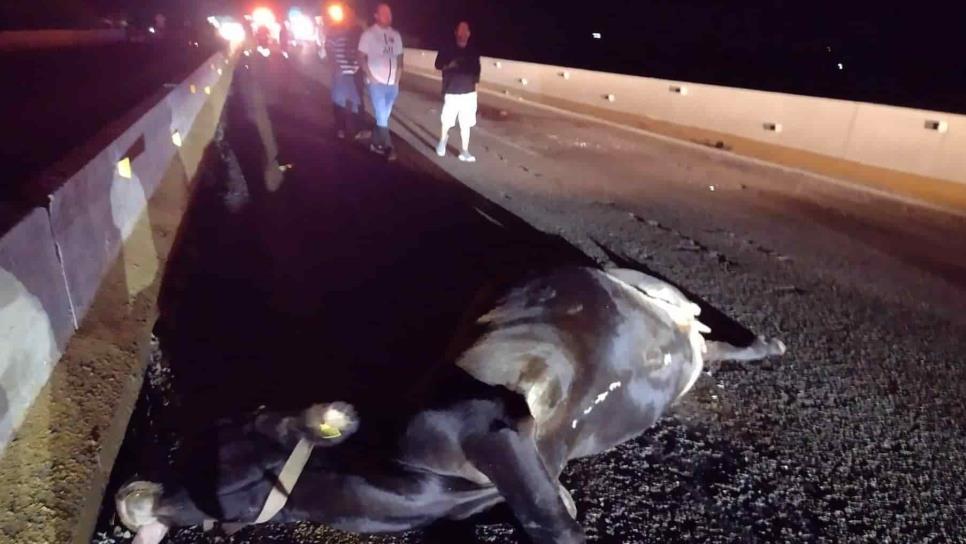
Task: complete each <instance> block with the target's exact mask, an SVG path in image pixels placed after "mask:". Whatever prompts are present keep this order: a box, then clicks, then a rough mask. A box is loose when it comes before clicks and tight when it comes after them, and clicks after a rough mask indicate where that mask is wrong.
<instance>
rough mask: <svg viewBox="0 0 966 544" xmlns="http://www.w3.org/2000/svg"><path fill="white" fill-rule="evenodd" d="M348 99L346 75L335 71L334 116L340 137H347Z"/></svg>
mask: <svg viewBox="0 0 966 544" xmlns="http://www.w3.org/2000/svg"><path fill="white" fill-rule="evenodd" d="M347 101H348V95H347V94H346V87H345V79H344V76H343V75H342V74H339V73H335V74H333V75H332V116H333V117H334V119H335V132H336V135H337V136H338V137H339V138H344V137H345V129H346V109H345V108H346V103H347Z"/></svg>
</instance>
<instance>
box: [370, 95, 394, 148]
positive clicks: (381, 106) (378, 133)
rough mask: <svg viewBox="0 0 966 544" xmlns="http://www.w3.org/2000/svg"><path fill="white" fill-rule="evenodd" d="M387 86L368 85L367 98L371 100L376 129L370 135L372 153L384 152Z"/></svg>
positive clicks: (387, 119)
mask: <svg viewBox="0 0 966 544" xmlns="http://www.w3.org/2000/svg"><path fill="white" fill-rule="evenodd" d="M388 87H389V86H388V85H381V84H379V83H370V84H369V97H370V98H371V99H372V113H373V117H375V118H376V129H375V130H374V131H373V133H372V146H373V147H375V148H376V149H374V151H384V148H385V147H386V142H385V141H384V135H385V131H384V130H383V129H385V128H387V127H388V124H389V113H388V112H387V110H386V89H387V88H388Z"/></svg>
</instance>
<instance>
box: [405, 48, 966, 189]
mask: <svg viewBox="0 0 966 544" xmlns="http://www.w3.org/2000/svg"><path fill="white" fill-rule="evenodd" d="M435 57H436V53H435V52H434V51H426V50H421V49H409V50H407V51H406V67H407V69H408V70H411V71H414V72H417V73H419V72H422V73H430V72H432V73H435V69H434V66H433V63H434V60H435ZM481 83H482V84H483V85H484V86H487V87H489V88H491V89H495V90H499V91H501V92H504V93H506V94H509V95H511V96H523V97H530V98H534V99H536V100H538V101H543V102H545V103H548V104H549V105H554V106H558V107H562V108H565V109H571V110H576V111H579V112H586V113H591V114H594V115H601V116H603V117H608V116H610V117H613V116H615V115H622V116H631V117H633V118H635V119H646V120H650V121H653V123H652V124H657V125H660V124H671V125H675V126H678V127H689V128H694V129H699V130H701V131H706V133H705V134H704V135H703V137H710V138H712V139H714V138H728V137H731V138H732V139H735V138H737V139H740V140H741V141H744V142H748V145H746V146H745V147H746V148H748V149H750V150H751V149H752V148H755V147H759V148H760V147H761V146H762V145H764V146H770V147H774V148H775V149H772V150H771V151H770V152H769V153H763V152H758V151H760V150H757V149H756V150H753V151H754V152H750V153H749V154H751V155H758V156H760V157H762V158H766V160H768V159H769V158H770V157H772V156H780V155H781V154H782V153H783V152H782V150H796V151H800V152H805V153H808V154H814V155H815V157H812V162H815V161H820V160H822V158H831V159H835V160H842V161H849V162H851V163H858V164H861V165H867V166H871V167H876V168H882V169H888V170H892V171H896V172H901V173H906V174H911V175H915V176H923V177H928V178H933V179H939V180H946V181H952V182H957V183H962V184H966V152H964V150H966V116H964V115H957V114H952V113H945V112H938V111H927V110H916V109H910V108H901V107H893V106H884V105H879V104H870V103H863V102H854V101H848V100H833V99H828V98H816V97H808V96H799V95H792V94H783V93H774V92H764V91H755V90H749V89H738V88H730V87H721V86H715V85H704V84H698V83H689V82H683V81H670V80H663V79H655V78H648V77H636V76H628V75H622V74H612V73H604V72H594V71H589V70H582V69H575V68H567V67H563V66H549V65H542V64H534V63H529V62H519V61H513V60H505V59H497V58H490V57H485V58H484V59H483V75H482V81H481ZM632 124H636V125H638V126H643V127H644V128H651V127H649V126H648V125H647V123H644V124H641V123H632ZM672 132H673V130H672ZM737 147H738V146H735V151H736V152H738V153H741V152H742V150H741V149H738V148H737ZM779 158H781V157H779ZM779 162H781V161H779Z"/></svg>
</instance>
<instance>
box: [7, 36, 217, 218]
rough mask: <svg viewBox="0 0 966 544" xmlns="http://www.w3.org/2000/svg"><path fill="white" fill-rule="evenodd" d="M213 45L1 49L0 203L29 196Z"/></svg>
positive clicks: (157, 43)
mask: <svg viewBox="0 0 966 544" xmlns="http://www.w3.org/2000/svg"><path fill="white" fill-rule="evenodd" d="M215 45H217V44H213V43H200V44H199V46H198V47H194V46H193V45H189V44H188V39H187V37H185V39H180V38H178V39H175V38H172V39H170V40H165V41H155V42H147V43H127V42H124V43H115V44H109V45H97V46H87V47H70V48H58V49H41V50H26V51H12V52H5V53H2V54H0V73H3V74H5V79H6V81H5V82H4V86H3V91H2V93H0V95H2V96H3V100H2V101H0V119H3V130H2V131H0V161H2V162H3V165H4V173H3V182H2V183H0V202H11V201H16V200H18V199H21V198H23V197H24V193H26V192H29V191H28V190H27V189H28V188H27V186H28V185H29V184H31V183H33V182H34V181H35V179H36V177H37V176H39V175H41V174H42V173H43V172H44V171H45V170H46V169H48V168H50V167H51V166H53V165H54V163H56V162H57V161H58V160H60V159H62V158H63V157H64V156H65V155H66V154H67V153H69V152H71V151H72V150H73V149H75V148H77V147H78V146H81V145H82V144H84V143H85V142H86V141H87V140H88V139H90V138H92V137H94V136H95V135H96V134H97V133H98V132H99V131H101V130H103V129H105V128H106V127H107V126H108V125H110V124H111V123H113V122H115V121H117V120H119V119H120V118H122V117H123V116H124V115H125V114H126V113H128V112H129V111H130V110H132V109H133V108H135V107H136V106H138V105H139V104H140V103H141V102H142V101H144V100H146V99H148V98H149V97H151V95H152V94H154V93H156V92H158V91H160V90H161V89H162V87H163V86H164V84H165V83H176V82H179V81H181V80H182V79H183V78H184V76H185V75H187V74H188V73H190V72H191V71H192V70H194V69H195V68H197V67H198V66H200V65H201V63H202V62H203V61H204V60H205V59H206V58H208V57H209V56H210V55H211V54H212V53H214V46H215Z"/></svg>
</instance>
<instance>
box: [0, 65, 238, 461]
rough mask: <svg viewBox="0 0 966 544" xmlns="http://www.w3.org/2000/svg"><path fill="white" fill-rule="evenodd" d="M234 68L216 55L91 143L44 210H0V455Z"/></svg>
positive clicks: (133, 287) (132, 290) (133, 292)
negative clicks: (123, 163) (180, 146)
mask: <svg viewBox="0 0 966 544" xmlns="http://www.w3.org/2000/svg"><path fill="white" fill-rule="evenodd" d="M228 68H229V66H227V62H226V56H225V54H223V53H217V54H215V55H213V56H212V57H211V58H210V59H209V60H207V61H205V63H204V64H203V65H202V66H200V67H199V68H198V69H197V70H195V71H194V72H193V73H192V74H191V75H190V76H188V77H187V78H186V79H185V81H183V82H181V83H180V84H178V85H176V86H174V87H172V88H171V89H170V90H169V91H168V92H166V93H165V95H164V96H163V97H161V99H160V100H158V97H157V96H155V97H153V100H155V101H156V103H154V104H153V105H149V104H145V105H143V106H142V108H143V109H145V111H144V113H143V114H142V115H140V116H139V117H137V118H136V119H135V120H134V121H133V122H132V123H130V124H129V125H128V126H126V127H124V128H123V129H121V130H120V131H119V133H116V134H115V133H111V134H107V135H106V136H105V135H104V134H101V135H98V136H97V137H95V138H94V140H95V141H105V142H107V143H106V145H104V146H103V148H101V149H100V150H99V152H97V153H96V155H95V156H94V157H93V158H91V159H90V160H89V161H87V162H86V164H84V165H83V166H81V167H80V168H79V169H78V170H76V172H74V173H73V174H68V175H67V176H66V178H65V179H64V180H63V181H62V183H60V184H58V185H59V186H58V187H57V189H55V190H54V191H52V192H51V193H50V194H49V201H50V204H49V207H48V208H46V209H45V208H32V209H26V210H25V209H15V210H14V209H0V223H2V224H0V229H2V230H0V453H2V451H3V450H4V448H5V447H6V445H7V443H8V442H9V440H10V439H11V438H12V436H13V434H14V433H15V432H16V429H17V428H18V427H19V425H20V423H21V422H22V421H23V418H24V416H25V414H26V412H27V410H28V409H29V408H30V406H31V404H32V402H33V400H34V399H35V398H36V396H37V394H38V393H39V392H40V390H41V388H43V386H44V385H45V384H46V382H47V380H48V378H49V376H50V374H51V372H52V370H53V369H54V365H55V364H56V363H57V361H58V359H59V357H60V355H61V353H62V352H63V350H64V347H65V346H66V344H67V341H68V340H69V338H70V336H71V335H72V334H73V333H74V331H75V330H76V329H77V327H78V325H79V323H80V321H81V319H83V317H84V315H85V313H86V312H87V310H88V309H89V308H90V305H91V303H92V301H93V300H94V296H95V295H96V293H97V289H98V287H99V286H100V284H101V281H102V280H103V278H104V277H105V275H106V274H107V273H108V270H109V269H110V268H111V266H112V265H113V264H114V262H115V260H116V259H117V257H118V255H119V253H120V251H121V247H122V244H123V243H124V241H125V240H126V239H127V238H128V237H129V236H131V235H132V232H133V231H134V230H135V225H136V224H138V223H139V222H140V221H141V220H142V218H143V215H144V213H145V212H146V207H147V203H148V200H149V199H150V198H151V196H152V195H153V194H154V191H155V190H156V189H157V188H158V186H159V185H160V183H161V181H162V178H163V176H164V175H165V173H166V171H167V169H168V167H169V165H170V164H171V163H172V161H173V160H174V159H175V155H176V153H177V147H176V145H175V140H174V139H173V138H172V136H173V134H174V133H175V132H178V133H179V134H180V136H181V138H182V139H186V138H187V135H188V133H189V131H190V130H191V127H192V125H193V124H194V120H195V118H196V117H197V115H198V113H199V112H200V111H201V110H202V108H203V107H204V105H205V103H206V101H207V100H208V98H209V97H208V95H207V94H206V93H205V88H206V87H207V88H213V87H214V86H215V85H216V83H217V82H218V81H219V79H221V78H222V77H227V73H228ZM192 90H193V92H192ZM106 130H107V131H112V130H117V128H116V127H115V128H108V129H106ZM142 139H143V142H144V146H143V149H140V150H139V152H138V153H137V154H136V156H134V157H131V176H130V177H129V178H128V177H124V176H122V175H121V174H120V172H119V170H118V166H117V165H118V162H119V161H120V160H121V159H123V158H124V157H125V154H126V153H127V152H128V151H129V150H130V149H132V147H133V148H135V149H137V147H138V146H136V145H135V143H136V142H138V141H142ZM132 281H133V280H132V279H130V278H128V282H129V285H128V289H129V293H130V294H135V293H136V291H137V288H138V285H131V284H130V283H131V282H132Z"/></svg>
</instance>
